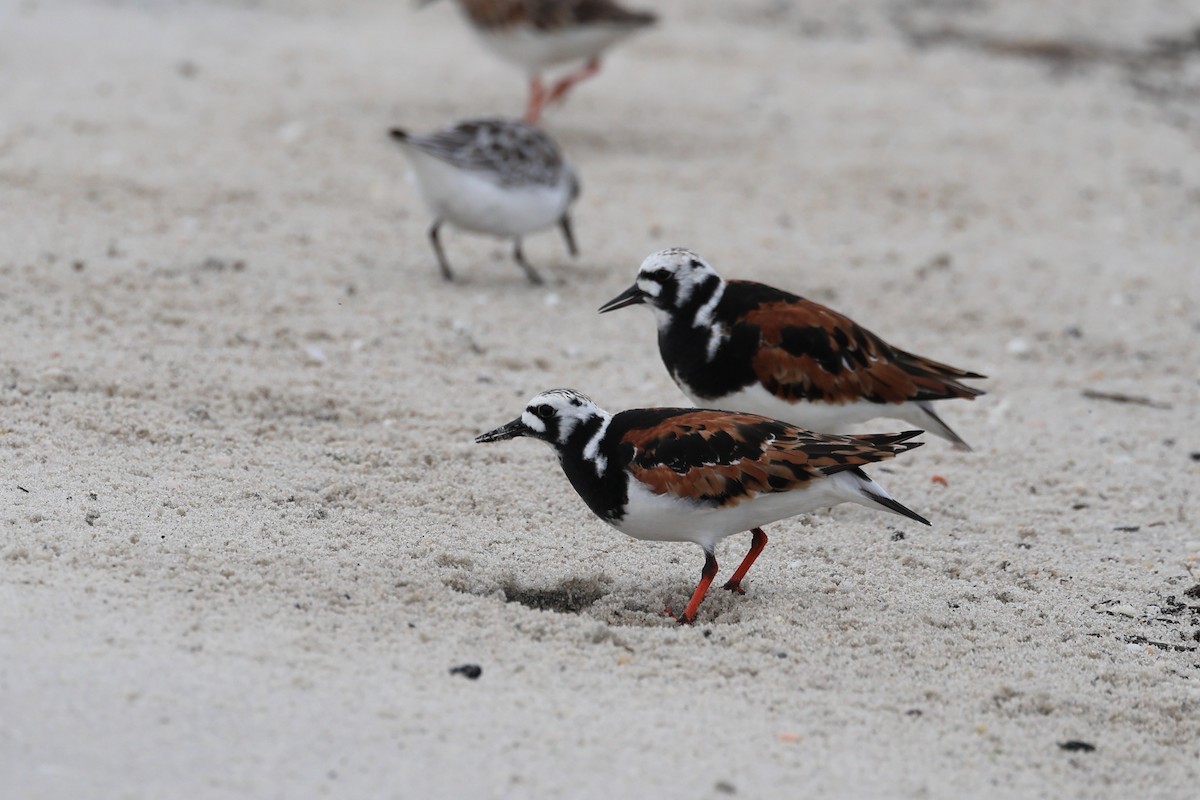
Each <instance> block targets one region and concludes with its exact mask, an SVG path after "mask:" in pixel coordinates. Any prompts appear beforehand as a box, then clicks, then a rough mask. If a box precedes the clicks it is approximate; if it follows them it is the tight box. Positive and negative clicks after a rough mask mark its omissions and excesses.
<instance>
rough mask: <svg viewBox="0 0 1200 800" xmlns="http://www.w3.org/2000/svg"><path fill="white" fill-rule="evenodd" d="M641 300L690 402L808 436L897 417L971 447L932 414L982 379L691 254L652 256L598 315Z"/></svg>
mask: <svg viewBox="0 0 1200 800" xmlns="http://www.w3.org/2000/svg"><path fill="white" fill-rule="evenodd" d="M637 303H648V304H649V305H650V307H651V308H652V309H653V310H654V316H655V317H656V319H657V321H658V350H659V353H660V354H661V355H662V360H663V363H664V364H666V366H667V371H668V372H670V373H671V377H672V378H674V379H675V383H676V384H678V385H679V388H680V389H682V390H683V393H684V394H686V395H687V396H688V397H689V398H691V400H692V402H693V403H696V404H697V405H701V406H710V407H715V408H730V409H738V410H739V411H749V412H752V413H755V414H763V415H765V416H768V417H772V418H775V419H782V420H786V421H788V422H790V423H792V424H793V425H799V426H801V427H803V428H808V429H809V430H814V431H825V432H828V433H838V432H844V431H845V430H846V427H847V426H850V425H855V424H857V423H860V422H866V421H867V420H870V419H874V418H876V417H894V418H897V419H902V420H905V421H906V422H909V423H911V424H913V425H915V426H917V427H919V428H922V429H924V430H927V431H929V432H930V433H934V434H937V435H938V436H940V437H942V438H943V439H948V440H950V441H951V442H953V443H954V444H955V445H956V446H957V447H959V448H961V449H964V450H970V449H971V448H970V447H969V446H968V445H967V443H966V442H964V441H963V440H962V439H961V438H960V437H959V436H958V434H956V433H955V432H954V431H952V430H951V429H950V428H949V426H947V425H946V423H944V422H942V419H941V417H939V416H938V415H937V412H935V411H934V410H933V405H932V404H933V401H935V400H943V399H946V398H951V397H961V398H965V399H967V400H971V399H974V398H975V397H976V396H977V395H981V394H983V393H984V392H983V390H981V389H976V388H974V387H971V386H966V385H964V384H962V383H961V382H960V379H962V378H983V377H984V376H983V375H980V374H978V373H975V372H967V371H966V370H961V369H957V368H956V367H951V366H947V365H946V364H941V363H938V362H937V361H932V360H930V359H928V358H923V357H921V356H918V355H913V354H912V353H908V352H905V351H904V350H901V349H899V348H898V347H893V346H891V345H889V344H888V343H887V342H885V341H884V340H883V339H881V338H879V337H878V336H876V335H875V334H873V333H871V332H870V331H869V330H867V329H866V328H864V327H862V326H861V325H858V324H857V323H855V322H854V321H853V320H851V319H849V318H848V317H845V316H843V315H841V314H839V313H838V312H836V311H834V310H833V309H831V308H826V307H825V306H823V305H821V304H820V303H817V302H814V301H812V300H807V299H805V298H803V297H797V296H796V295H794V294H789V293H788V292H785V291H782V290H780V289H775V288H772V287H770V286H765V285H763V284H761V283H753V282H751V281H725V280H722V279H721V276H720V275H718V274H717V273H716V271H715V270H714V269H713V268H712V267H711V266H709V265H708V263H707V262H706V261H704V259H702V258H700V257H699V256H698V255H696V254H695V253H693V252H692V251H690V250H685V249H683V248H672V249H669V250H661V251H659V252H657V253H652V254H651V255H650V256H649V257H647V258H646V260H645V261H643V262H642V266H641V269H640V270H639V271H638V276H637V280H636V281H635V282H634V284H633V286H631V287H629V288H628V289H626V290H625V291H624V292H622V293H621V294H619V295H617V296H616V297H614V298H613V299H612V300H609V301H608V302H607V303H605V304H604V305H602V306H601V307H600V313H602V314H603V313H604V312H606V311H614V310H616V309H618V308H624V307H625V306H631V305H634V304H637Z"/></svg>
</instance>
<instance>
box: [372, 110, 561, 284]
mask: <svg viewBox="0 0 1200 800" xmlns="http://www.w3.org/2000/svg"><path fill="white" fill-rule="evenodd" d="M391 136H392V138H393V139H395V140H396V141H397V142H399V144H400V147H401V149H402V150H403V151H404V153H405V155H407V156H408V160H409V162H410V163H411V165H412V174H413V177H414V178H415V181H416V185H417V190H418V193H419V194H420V195H421V199H422V200H423V201H424V202H425V205H427V206H428V207H429V210H430V211H431V212H433V215H434V220H433V225H432V226H431V227H430V228H429V241H430V242H432V243H433V251H434V252H435V253H436V254H437V259H438V265H439V266H440V267H441V269H442V276H443V277H444V278H445V279H446V280H448V281H452V280H454V273H453V272H451V270H450V264H449V262H447V261H446V254H445V252H444V251H443V250H442V243H441V240H440V239H439V237H438V231H439V229H440V228H441V226H442V223H443V222H449V223H451V224H452V225H454V226H456V227H459V228H462V229H463V230H468V231H474V232H477V233H489V234H492V235H493V236H502V237H505V238H512V240H513V259H514V260H516V262H517V263H518V264H519V265H520V266H521V268H522V269H523V270H525V275H526V276H528V278H529V280H530V281H531V282H533V283H538V284H540V283H542V277H541V276H540V275H538V273H537V271H536V270H534V268H533V267H532V266H530V264H529V262H528V261H526V260H525V254H524V253H523V252H522V250H521V237H522V236H525V235H526V234H530V233H534V232H536V231H540V230H543V229H545V228H549V227H550V226H552V225H556V224H557V225H558V227H559V229H560V230H561V231H562V234H563V238H564V239H566V242H567V251H568V252H569V253H570V254H571V255H572V256H574V255H576V254H577V253H578V249H577V248H576V246H575V235H574V233H573V231H572V229H571V217H570V214H569V209H570V206H571V204H572V203H573V202H574V201H575V199H576V198H577V197H579V178H578V177H577V176H576V174H575V170H574V169H573V168H572V167H571V165H570V163H569V162H568V161H567V160H566V159H565V158H564V157H563V155H562V152H561V151H560V150H559V148H558V145H557V144H555V143H554V140H553V139H551V138H550V136H549V135H548V134H547V133H546V132H545V131H542V130H540V129H538V128H536V127H534V126H532V125H529V124H526V123H524V122H521V121H520V120H516V119H505V118H502V117H477V118H474V119H467V120H463V121H461V122H456V123H454V124H453V125H450V126H448V127H445V128H442V129H441V130H439V131H435V132H434V133H430V134H428V135H424V136H418V135H414V134H410V133H408V132H406V131H403V130H401V129H399V128H393V129H392V130H391Z"/></svg>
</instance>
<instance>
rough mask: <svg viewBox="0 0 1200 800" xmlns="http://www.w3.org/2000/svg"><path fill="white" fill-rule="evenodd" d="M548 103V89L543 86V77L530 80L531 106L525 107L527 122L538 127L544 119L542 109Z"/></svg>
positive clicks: (539, 76) (535, 76) (536, 76)
mask: <svg viewBox="0 0 1200 800" xmlns="http://www.w3.org/2000/svg"><path fill="white" fill-rule="evenodd" d="M546 102H547V100H546V87H544V86H542V76H541V75H534V76H533V77H531V78H530V79H529V105H527V106H526V107H525V121H526V122H528V123H529V124H530V125H536V124H537V122H538V120H539V119H541V117H542V109H543V108H544V107H545V106H546Z"/></svg>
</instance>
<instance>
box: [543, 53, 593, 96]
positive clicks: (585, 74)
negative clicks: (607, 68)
mask: <svg viewBox="0 0 1200 800" xmlns="http://www.w3.org/2000/svg"><path fill="white" fill-rule="evenodd" d="M599 71H600V59H599V58H593V59H592V60H591V61H589V62H588V63H587V64H586V65H585V66H584V67H583V68H582V69H577V70H575V71H574V72H571V73H568V74H566V75H564V76H562V77H561V78H559V79H558V81H556V82H555V84H554V86H552V87H550V91H549V92H548V93H547V94H546V105H549V104H550V103H557V102H559V101H561V100H562V99H563V98H564V97H566V96H567V92H569V91H571V87H572V86H574V85H575V84H577V83H579V82H580V81H585V80H587V79H588V78H590V77H592V76H593V75H595V74H596V73H597V72H599Z"/></svg>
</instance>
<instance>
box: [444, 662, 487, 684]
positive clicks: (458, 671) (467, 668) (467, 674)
mask: <svg viewBox="0 0 1200 800" xmlns="http://www.w3.org/2000/svg"><path fill="white" fill-rule="evenodd" d="M450 674H451V675H462V676H463V677H464V678H470V679H471V680H475V679H476V678H478V677H479V676H480V675H482V674H483V667H481V666H479V665H478V664H460V665H459V666H457V667H451V668H450Z"/></svg>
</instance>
